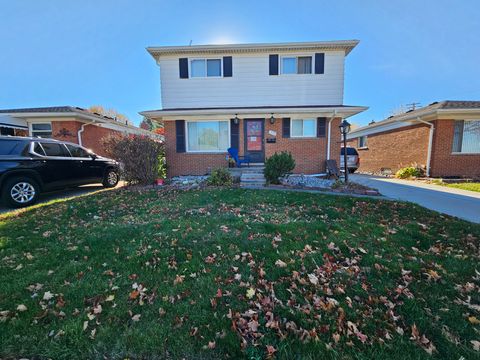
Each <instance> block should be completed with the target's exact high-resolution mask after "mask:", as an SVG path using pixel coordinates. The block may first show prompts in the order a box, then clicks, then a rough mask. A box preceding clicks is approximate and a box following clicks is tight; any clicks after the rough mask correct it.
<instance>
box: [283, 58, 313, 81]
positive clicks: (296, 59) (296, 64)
mask: <svg viewBox="0 0 480 360" xmlns="http://www.w3.org/2000/svg"><path fill="white" fill-rule="evenodd" d="M299 57H310V58H311V59H312V71H311V72H310V73H307V74H299V73H297V72H295V73H293V74H285V73H284V72H283V59H284V58H295V71H298V58H299ZM280 75H285V76H292V75H307V76H308V75H315V56H313V55H312V54H295V55H282V56H280Z"/></svg>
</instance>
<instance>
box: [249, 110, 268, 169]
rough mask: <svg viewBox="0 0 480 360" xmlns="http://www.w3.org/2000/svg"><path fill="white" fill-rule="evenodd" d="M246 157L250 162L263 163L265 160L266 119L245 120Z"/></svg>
mask: <svg viewBox="0 0 480 360" xmlns="http://www.w3.org/2000/svg"><path fill="white" fill-rule="evenodd" d="M244 123H245V124H244V129H245V133H244V135H245V136H244V139H245V147H244V148H245V155H246V156H250V161H251V162H254V163H256V162H257V163H263V162H264V160H265V148H264V136H263V131H264V119H245V121H244Z"/></svg>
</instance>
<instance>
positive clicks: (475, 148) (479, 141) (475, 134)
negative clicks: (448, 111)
mask: <svg viewBox="0 0 480 360" xmlns="http://www.w3.org/2000/svg"><path fill="white" fill-rule="evenodd" d="M453 152H454V153H465V154H480V120H458V121H455V128H454V136H453Z"/></svg>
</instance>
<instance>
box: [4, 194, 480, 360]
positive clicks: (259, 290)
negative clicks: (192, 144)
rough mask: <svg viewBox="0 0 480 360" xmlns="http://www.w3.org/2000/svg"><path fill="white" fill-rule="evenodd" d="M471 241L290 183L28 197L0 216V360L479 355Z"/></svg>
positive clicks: (431, 223)
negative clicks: (38, 202)
mask: <svg viewBox="0 0 480 360" xmlns="http://www.w3.org/2000/svg"><path fill="white" fill-rule="evenodd" d="M479 237H480V226H479V225H475V224H471V223H468V222H465V221H461V220H455V219H453V218H450V217H447V216H440V215H438V214H436V213H434V212H431V211H428V210H425V209H423V208H421V207H418V206H414V205H411V204H406V203H394V202H387V201H381V200H365V199H358V198H357V199H354V198H350V197H344V196H327V195H312V194H306V193H295V192H276V191H249V190H241V189H227V190H205V191H191V192H163V193H162V192H155V191H144V192H133V191H123V190H117V191H109V192H104V193H101V194H95V195H92V196H86V197H83V198H79V199H76V200H70V201H63V202H58V203H55V204H52V205H48V206H40V207H37V208H36V209H33V210H30V211H26V212H24V213H20V214H17V215H14V216H4V217H3V218H1V219H0V311H1V312H0V358H20V357H29V358H32V357H35V356H36V357H38V358H53V359H75V358H82V359H83V358H97V359H114V358H116V359H125V358H130V359H137V358H145V359H146V358H148V359H151V358H172V359H181V358H187V359H212V358H222V359H223V358H250V359H261V358H266V357H268V356H270V357H276V358H280V359H319V358H322V359H460V358H462V357H463V358H464V359H473V358H479V356H480V352H478V350H479V349H478V347H479V346H480V325H479V323H480V313H479V311H480V306H479V303H480V286H479V285H480V273H479V272H476V270H478V271H480V266H479V257H480V248H479V246H480V245H479ZM430 353H431V355H430Z"/></svg>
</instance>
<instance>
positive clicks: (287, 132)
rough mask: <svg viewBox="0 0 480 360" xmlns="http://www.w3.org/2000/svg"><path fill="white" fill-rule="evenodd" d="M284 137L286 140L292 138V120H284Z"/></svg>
mask: <svg viewBox="0 0 480 360" xmlns="http://www.w3.org/2000/svg"><path fill="white" fill-rule="evenodd" d="M282 135H283V137H284V138H289V137H290V118H283V123H282Z"/></svg>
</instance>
